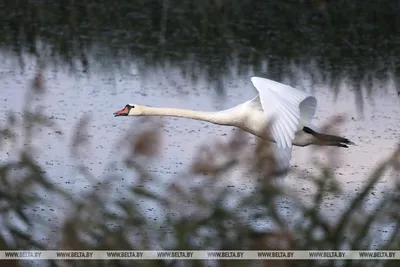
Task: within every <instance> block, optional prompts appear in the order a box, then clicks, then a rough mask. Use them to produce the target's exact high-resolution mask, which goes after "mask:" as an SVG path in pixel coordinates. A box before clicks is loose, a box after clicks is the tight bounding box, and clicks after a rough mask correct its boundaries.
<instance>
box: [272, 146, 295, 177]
mask: <svg viewBox="0 0 400 267" xmlns="http://www.w3.org/2000/svg"><path fill="white" fill-rule="evenodd" d="M272 148H273V150H274V157H275V168H276V172H278V173H283V172H286V171H288V170H289V169H290V160H291V158H292V148H291V147H286V148H282V147H279V146H278V145H277V144H273V145H272Z"/></svg>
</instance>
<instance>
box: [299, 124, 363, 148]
mask: <svg viewBox="0 0 400 267" xmlns="http://www.w3.org/2000/svg"><path fill="white" fill-rule="evenodd" d="M303 131H304V132H305V133H308V134H311V135H313V136H314V137H315V138H316V139H317V140H318V141H320V142H319V143H317V145H322V146H338V147H348V145H353V146H355V145H356V144H355V143H354V142H352V141H350V140H349V139H347V138H344V137H340V136H337V135H330V134H321V133H317V132H316V131H314V130H313V129H311V128H309V127H304V128H303Z"/></svg>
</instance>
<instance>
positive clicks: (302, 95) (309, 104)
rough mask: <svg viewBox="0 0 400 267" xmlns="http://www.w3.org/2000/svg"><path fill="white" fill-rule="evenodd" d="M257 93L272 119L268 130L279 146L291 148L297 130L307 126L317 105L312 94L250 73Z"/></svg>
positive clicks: (268, 117)
mask: <svg viewBox="0 0 400 267" xmlns="http://www.w3.org/2000/svg"><path fill="white" fill-rule="evenodd" d="M251 82H252V83H253V85H254V87H255V88H256V89H257V91H258V92H259V94H260V102H261V105H262V109H263V111H264V114H265V116H266V117H267V120H271V119H272V123H271V133H272V137H273V138H274V140H275V142H276V144H277V145H278V147H281V148H283V149H285V148H291V147H292V141H293V139H294V136H295V133H296V131H298V130H299V129H300V128H301V127H303V126H308V125H309V124H310V121H311V119H312V118H313V117H314V114H315V110H316V108H317V100H316V99H315V97H313V96H311V95H310V94H307V93H306V92H304V91H300V90H298V89H295V88H293V87H291V86H288V85H285V84H281V83H278V82H275V81H272V80H268V79H265V78H259V77H252V78H251Z"/></svg>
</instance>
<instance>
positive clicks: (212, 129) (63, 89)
mask: <svg viewBox="0 0 400 267" xmlns="http://www.w3.org/2000/svg"><path fill="white" fill-rule="evenodd" d="M1 56H2V58H5V59H6V60H4V61H3V62H2V63H1V65H0V80H1V84H2V94H1V97H0V103H1V105H0V109H1V113H2V114H5V113H6V112H7V111H9V110H13V111H16V112H20V111H21V109H22V108H23V107H22V105H23V99H24V95H25V93H26V91H27V90H28V89H29V85H30V83H31V80H32V78H33V77H34V75H35V72H36V65H35V64H36V63H35V60H34V59H32V58H29V57H27V58H26V62H27V65H26V71H25V72H23V73H21V72H19V71H17V70H16V69H15V68H13V67H12V63H13V62H15V61H14V60H15V58H13V57H12V56H10V55H8V54H5V53H3V54H2V55H1ZM299 73H300V75H298V77H300V79H298V81H297V84H299V85H300V86H299V87H298V88H299V89H303V90H306V91H309V90H310V89H309V84H310V82H309V81H308V80H307V79H305V78H304V76H303V78H301V77H302V76H301V70H299ZM44 74H45V83H46V86H47V94H46V95H45V96H44V97H43V99H41V100H40V101H39V100H38V101H39V102H38V103H40V104H41V105H42V106H43V107H44V112H45V113H46V114H47V115H48V116H49V117H51V118H52V120H53V121H55V122H56V123H57V124H59V126H60V127H61V129H62V131H63V132H64V133H65V135H64V136H63V141H62V143H60V142H59V141H58V138H59V136H58V135H56V134H50V135H49V134H47V133H45V134H44V136H43V137H42V138H40V139H39V140H38V141H37V144H36V145H37V146H38V147H39V148H40V156H39V157H38V158H37V160H38V161H39V162H41V163H43V164H44V165H45V166H46V170H47V171H48V172H49V176H50V177H52V182H53V183H56V184H58V185H60V186H62V187H63V188H66V189H68V190H69V191H70V192H71V193H73V194H75V195H82V194H83V193H84V192H85V191H86V190H87V189H88V187H89V183H88V182H87V181H86V180H85V179H83V177H82V176H81V175H79V174H78V173H77V171H76V169H74V167H73V166H74V165H76V163H77V162H76V161H75V160H74V159H73V158H72V157H71V156H70V152H69V147H68V145H66V144H68V142H69V140H71V137H72V135H73V134H74V130H75V128H74V126H75V125H76V123H77V121H78V119H79V118H81V117H82V116H83V115H90V118H91V121H90V124H89V127H88V130H89V135H90V138H89V140H90V148H91V150H90V153H87V154H86V155H87V157H86V158H85V160H84V162H85V163H86V164H87V165H88V166H89V167H90V169H91V171H92V172H93V174H94V175H95V176H96V177H97V178H99V177H100V176H101V175H103V174H106V173H108V172H119V173H120V180H119V181H117V182H116V183H115V184H114V185H113V186H114V187H115V188H114V189H115V190H114V191H113V193H112V194H113V195H114V196H115V197H121V196H120V195H119V194H120V193H119V191H118V188H120V187H124V186H125V185H126V184H127V183H129V182H130V181H132V178H131V177H132V175H133V174H132V173H127V172H122V171H121V170H120V169H119V167H118V164H117V165H116V167H113V168H111V169H107V167H106V169H104V168H105V166H106V165H105V163H106V162H109V161H115V162H118V161H119V160H120V159H121V153H122V152H121V151H123V149H122V148H121V147H118V142H119V141H120V139H121V138H122V137H123V136H124V134H125V133H126V131H129V130H130V129H132V127H133V129H134V127H135V124H137V123H138V119H137V118H133V117H129V118H125V117H119V118H114V117H113V115H112V113H113V112H114V111H116V110H118V109H120V108H122V107H123V106H124V105H125V104H127V103H137V104H145V105H151V106H159V107H161V106H167V107H176V108H188V109H196V110H208V111H213V110H220V109H225V108H229V107H232V106H234V105H237V104H239V103H241V102H244V101H246V100H249V99H251V98H252V97H254V96H255V95H256V91H255V89H253V87H252V84H251V82H250V76H249V77H245V78H243V77H242V76H240V77H236V78H235V79H232V80H229V81H226V83H225V90H226V92H227V94H226V97H225V98H224V99H223V100H221V99H219V98H215V92H214V91H213V90H209V89H210V88H208V87H209V83H208V82H207V80H206V79H205V78H201V77H200V78H199V79H198V81H197V83H192V82H191V81H188V80H187V79H185V78H184V77H183V76H182V74H181V72H180V71H179V70H178V69H174V68H168V69H164V68H160V69H149V70H148V72H147V75H141V74H140V73H139V72H138V69H137V68H136V67H135V64H132V65H131V67H130V69H126V70H125V72H124V73H119V72H116V73H112V74H110V75H109V76H107V75H104V74H101V75H97V74H95V73H93V74H91V75H90V76H86V75H81V76H79V75H78V76H75V75H74V76H72V75H69V73H68V72H67V71H64V70H62V69H53V68H52V67H51V66H47V68H46V70H45V72H44ZM267 78H268V77H267ZM326 86H327V85H324V84H319V85H317V86H314V88H315V96H316V97H317V99H318V109H317V113H316V118H315V124H316V125H317V126H321V125H323V124H324V122H325V121H326V120H327V118H329V117H330V116H334V115H338V114H339V115H342V116H345V117H346V118H348V120H347V122H346V123H345V124H344V125H343V126H342V127H341V128H340V129H339V132H340V133H341V135H343V136H346V137H348V138H350V139H351V140H353V141H354V142H356V143H357V145H358V146H355V147H351V148H349V149H339V148H334V149H335V153H337V154H338V155H339V156H340V158H341V164H340V165H339V166H336V167H335V170H334V172H335V173H336V174H337V175H338V176H339V177H340V182H341V183H342V184H343V186H344V188H345V189H346V190H347V196H348V197H349V198H351V197H353V196H354V195H355V193H356V192H357V191H359V190H360V188H361V187H362V186H363V182H364V181H365V179H366V177H367V175H368V174H369V173H371V171H372V168H373V167H374V166H376V164H377V163H378V162H379V161H380V160H382V159H383V158H385V157H386V156H388V155H389V154H390V153H391V151H392V150H393V149H394V148H395V146H396V144H397V143H398V141H399V136H400V133H399V127H398V125H400V100H399V98H398V96H397V90H396V88H395V85H394V81H393V80H388V81H387V84H386V85H384V88H382V90H377V91H376V92H374V93H373V94H374V95H373V97H371V98H368V97H365V99H364V100H365V112H364V114H363V116H360V114H359V113H358V111H357V107H356V106H355V105H354V103H355V99H354V96H355V94H353V92H352V91H351V89H350V88H346V86H347V85H346V81H343V82H342V83H341V85H340V86H341V87H343V88H344V89H345V90H341V93H340V94H339V95H338V96H337V99H336V100H334V96H333V95H332V93H331V91H330V90H327V88H326ZM383 89H384V90H383ZM189 92H190V93H189ZM1 119H2V120H4V116H2V118H1ZM163 121H164V122H165V125H164V128H163V131H164V136H163V150H162V153H161V155H160V157H159V159H157V161H156V162H149V163H148V168H149V170H151V172H152V173H153V174H155V175H157V176H160V177H162V178H163V179H164V181H165V183H166V184H168V181H169V179H170V177H172V176H173V175H176V174H177V173H179V172H181V171H183V170H184V169H186V168H187V167H188V164H190V162H191V161H192V160H193V157H194V155H195V154H194V152H195V151H196V149H198V148H199V147H200V146H201V145H202V144H204V143H206V144H207V143H209V141H210V140H213V139H215V138H217V139H220V140H225V139H227V138H228V137H229V135H230V134H231V133H232V131H234V129H233V128H231V127H221V126H216V125H212V124H208V123H205V122H199V121H192V120H188V119H181V118H164V119H163ZM3 156H5V155H3ZM324 157H325V156H324V154H323V153H322V152H320V151H317V152H316V151H314V150H313V148H312V147H307V148H299V147H295V148H294V152H293V158H292V162H291V164H292V166H293V168H295V169H302V170H304V171H302V173H303V174H305V175H307V173H309V172H310V173H312V172H314V171H316V168H315V167H314V166H313V164H312V159H313V158H320V159H321V158H322V159H323V158H324ZM388 177H389V175H387V178H386V179H385V180H384V181H382V182H381V184H380V185H379V187H377V188H375V190H374V191H375V192H374V193H375V195H371V198H370V202H368V203H367V205H373V204H374V203H375V202H374V199H375V198H378V197H379V194H380V193H381V192H383V190H384V189H385V188H391V186H392V184H391V181H390V180H389V178H388ZM226 183H227V184H230V185H234V186H235V187H236V188H237V190H238V194H240V192H243V189H245V191H246V190H250V189H251V180H250V179H249V178H246V177H245V176H243V175H241V173H240V170H239V171H238V172H237V173H235V175H233V176H232V179H231V180H230V181H226ZM284 185H285V187H286V188H287V189H288V190H295V191H297V192H298V193H299V194H300V195H301V196H302V198H304V199H305V200H307V199H309V198H310V197H311V196H312V193H313V188H312V187H311V185H310V183H309V182H308V181H307V180H299V179H298V178H296V177H292V176H289V177H286V178H285V179H284ZM99 186H101V184H99ZM158 190H159V191H160V192H161V191H162V190H163V188H162V185H160V188H158ZM44 198H45V199H47V200H48V202H46V203H43V204H42V205H41V207H38V208H37V209H34V210H33V211H32V213H33V214H35V215H36V216H38V217H41V218H45V219H48V220H49V223H50V224H53V223H54V225H56V224H57V223H59V222H60V221H61V219H62V217H63V214H64V212H66V211H67V207H60V206H58V207H57V208H54V205H55V203H57V199H54V198H53V197H52V196H44ZM340 203H344V199H338V198H331V199H327V200H326V205H325V207H326V210H325V211H326V213H327V215H328V217H330V218H332V219H335V214H337V212H340V211H341V210H342V209H343V205H341V204H340ZM282 205H283V206H284V205H285V204H284V203H283V204H282ZM282 212H285V209H283V210H282ZM149 216H155V217H156V216H157V210H153V211H151V212H149ZM294 217H295V216H294ZM52 230H53V231H54V230H55V228H52Z"/></svg>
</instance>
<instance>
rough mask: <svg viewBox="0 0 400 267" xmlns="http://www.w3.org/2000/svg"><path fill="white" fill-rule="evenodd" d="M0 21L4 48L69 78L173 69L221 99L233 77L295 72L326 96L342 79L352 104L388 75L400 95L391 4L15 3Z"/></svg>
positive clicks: (399, 22)
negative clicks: (58, 68)
mask: <svg viewBox="0 0 400 267" xmlns="http://www.w3.org/2000/svg"><path fill="white" fill-rule="evenodd" d="M0 12H1V13H2V14H1V16H2V18H3V23H2V24H3V27H1V29H0V42H1V47H2V48H3V49H7V50H12V51H13V52H14V53H15V55H17V56H21V55H22V53H24V52H29V53H30V54H33V55H36V56H37V57H38V58H40V59H42V60H45V61H47V62H49V61H50V62H52V63H56V62H57V63H58V64H62V65H66V66H68V67H70V68H71V70H73V71H77V70H78V69H81V68H80V67H79V66H83V68H84V70H85V71H86V72H93V71H95V72H97V71H100V70H103V71H111V70H115V69H124V68H125V67H126V66H127V65H129V64H130V63H132V62H134V63H135V64H137V65H138V66H139V69H140V71H142V72H146V71H148V70H149V69H151V68H166V67H167V66H168V65H169V64H172V65H174V66H179V67H180V68H181V70H182V72H183V73H185V74H186V75H187V77H188V78H193V79H196V78H197V77H198V75H199V73H202V74H206V77H207V80H209V82H210V83H211V85H213V87H214V88H216V90H217V91H218V92H220V93H221V92H223V89H224V81H226V79H228V78H230V77H232V76H233V75H235V76H239V77H243V78H246V77H248V76H249V75H252V74H256V75H263V76H266V77H269V78H272V79H275V80H278V81H281V80H282V79H283V78H284V77H289V79H290V78H291V77H292V76H294V75H295V74H294V73H293V71H292V68H290V66H292V65H293V64H294V65H296V66H298V67H300V68H301V69H303V70H304V71H305V73H306V74H308V75H310V76H311V78H312V80H313V82H314V83H316V84H318V83H321V82H322V83H325V84H329V85H330V86H331V88H332V90H336V91H338V90H339V81H340V80H341V79H342V78H343V77H346V78H347V79H349V81H350V83H351V84H352V85H353V88H354V89H355V93H356V94H358V96H359V98H360V99H361V98H362V95H361V88H362V87H365V88H366V89H367V91H368V93H371V91H372V90H373V89H375V90H380V88H381V86H375V87H377V88H374V87H373V86H372V84H377V83H376V82H374V83H373V82H372V81H373V80H378V81H380V82H381V84H384V83H386V82H387V80H388V78H389V76H388V75H392V77H393V78H394V80H395V83H396V86H397V88H399V86H400V62H399V61H400V57H399V56H400V48H399V45H398V44H399V40H400V32H399V31H398V29H399V28H400V18H399V16H398V14H399V13H400V2H399V1H378V0H375V1H372V0H370V1H328V0H314V1H265V0H244V1H240V0H229V1H227V0H204V1H203V0H202V1H191V0H190V1H189V0H185V1H183V0H134V1H132V0H129V1H127V0H121V1H101V3H98V2H97V3H96V2H92V1H19V2H9V3H7V5H5V6H4V7H3V8H2V11H0ZM20 59H21V58H20ZM20 63H21V66H22V67H23V60H22V59H21V60H20ZM94 66H96V67H94ZM99 66H100V68H99ZM232 67H234V69H235V72H234V73H232V71H231V70H232ZM317 70H318V73H320V74H319V75H315V73H317ZM292 80H293V85H296V80H295V79H292ZM378 84H379V82H378Z"/></svg>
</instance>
